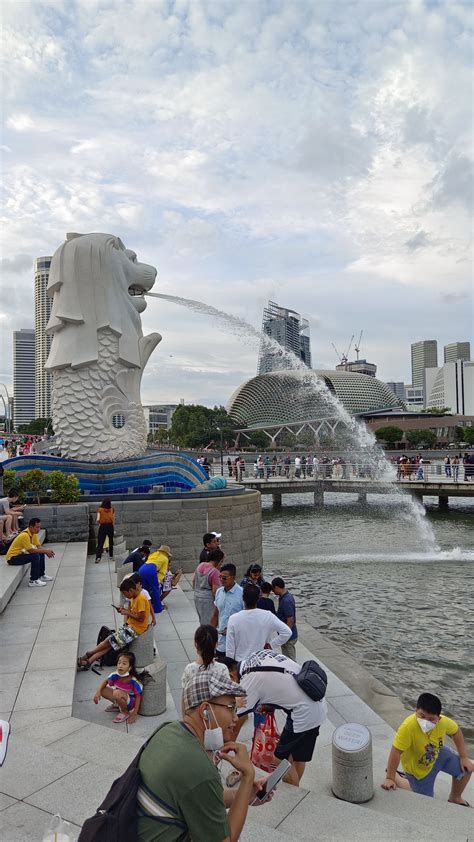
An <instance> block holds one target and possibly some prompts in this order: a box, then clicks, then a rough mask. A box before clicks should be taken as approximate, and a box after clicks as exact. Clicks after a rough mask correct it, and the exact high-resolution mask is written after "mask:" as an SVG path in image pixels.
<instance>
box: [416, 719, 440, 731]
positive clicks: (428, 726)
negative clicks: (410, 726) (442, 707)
mask: <svg viewBox="0 0 474 842" xmlns="http://www.w3.org/2000/svg"><path fill="white" fill-rule="evenodd" d="M437 724H438V723H437V722H430V721H429V719H418V725H419V726H420V728H421V730H422V731H423V733H424V734H429V732H430V731H432V730H433V728H436V725H437Z"/></svg>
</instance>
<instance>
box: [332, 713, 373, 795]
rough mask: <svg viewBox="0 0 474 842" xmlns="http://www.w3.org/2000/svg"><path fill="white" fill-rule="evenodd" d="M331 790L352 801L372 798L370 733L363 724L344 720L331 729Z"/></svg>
mask: <svg viewBox="0 0 474 842" xmlns="http://www.w3.org/2000/svg"><path fill="white" fill-rule="evenodd" d="M332 791H333V793H334V795H335V796H336V798H341V799H342V800H343V801H350V802H351V803H352V804H362V803H364V801H370V799H371V798H373V795H374V782H373V773H372V735H371V733H370V731H369V729H368V728H366V726H365V725H359V724H358V723H356V722H346V723H345V724H344V725H339V727H338V728H336V730H335V731H334V734H333V737H332Z"/></svg>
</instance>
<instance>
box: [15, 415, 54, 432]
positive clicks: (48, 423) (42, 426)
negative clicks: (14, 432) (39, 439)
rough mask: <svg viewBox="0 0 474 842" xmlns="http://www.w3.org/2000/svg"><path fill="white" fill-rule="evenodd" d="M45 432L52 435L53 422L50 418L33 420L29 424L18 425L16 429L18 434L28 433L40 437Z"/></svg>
mask: <svg viewBox="0 0 474 842" xmlns="http://www.w3.org/2000/svg"><path fill="white" fill-rule="evenodd" d="M45 430H47V431H48V433H49V435H53V422H52V419H51V418H35V420H34V421H30V423H29V424H20V426H19V427H18V432H19V433H29V434H30V435H32V436H42V435H43V433H44V431H45Z"/></svg>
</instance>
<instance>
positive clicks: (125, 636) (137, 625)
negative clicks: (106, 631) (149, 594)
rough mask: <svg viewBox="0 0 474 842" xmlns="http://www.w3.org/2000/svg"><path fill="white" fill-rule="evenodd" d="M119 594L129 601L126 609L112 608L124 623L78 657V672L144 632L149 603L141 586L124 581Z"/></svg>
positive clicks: (146, 624)
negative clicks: (121, 617) (120, 615)
mask: <svg viewBox="0 0 474 842" xmlns="http://www.w3.org/2000/svg"><path fill="white" fill-rule="evenodd" d="M120 592H121V593H123V595H124V597H125V599H129V600H130V605H129V606H128V608H118V607H116V606H114V608H115V610H116V611H118V613H119V614H122V615H123V616H124V617H125V623H124V624H123V626H122V627H121V628H120V629H119V630H118V631H116V632H114V633H113V634H110V635H109V636H108V637H107V638H106V639H105V640H103V641H102V643H99V644H98V645H97V646H96V647H95V649H91V650H90V651H89V652H86V653H85V654H84V655H80V656H79V658H78V659H77V669H78V670H80V671H82V670H88V669H90V667H91V666H92V664H93V663H94V661H97V660H98V659H99V658H101V657H102V655H104V654H105V653H106V652H108V651H109V649H114V650H115V651H116V652H120V650H121V649H125V647H126V646H129V645H130V643H131V642H132V641H133V640H135V638H136V637H138V636H139V635H141V634H143V632H146V630H147V628H148V621H149V618H150V601H149V600H148V599H147V598H146V596H145V594H144V593H142V592H141V585H137V583H136V582H134V581H133V580H132V579H124V580H123V582H122V584H121V585H120Z"/></svg>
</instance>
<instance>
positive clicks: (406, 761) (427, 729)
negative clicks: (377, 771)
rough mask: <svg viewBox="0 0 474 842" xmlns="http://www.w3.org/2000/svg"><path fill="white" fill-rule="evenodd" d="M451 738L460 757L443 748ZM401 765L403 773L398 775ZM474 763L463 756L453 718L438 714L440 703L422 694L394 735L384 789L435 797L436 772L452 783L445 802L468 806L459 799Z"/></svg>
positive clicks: (463, 752) (460, 741)
mask: <svg viewBox="0 0 474 842" xmlns="http://www.w3.org/2000/svg"><path fill="white" fill-rule="evenodd" d="M446 735H447V736H448V737H451V739H452V740H453V742H454V745H455V746H456V748H457V750H458V752H459V754H457V753H456V752H455V751H453V750H452V749H450V748H447V747H446V746H445V745H444V738H445V736H446ZM400 760H401V763H402V766H403V769H404V772H398V771H397V769H398V764H399V763H400ZM473 771H474V764H473V763H472V761H471V760H469V757H468V756H467V753H466V747H465V744H464V737H463V734H462V731H461V729H460V727H459V726H458V724H457V723H456V722H455V721H454V719H450V718H449V717H448V716H444V715H443V714H442V713H441V702H440V700H439V699H438V697H437V696H433V695H432V694H431V693H422V694H421V696H419V698H418V701H417V703H416V710H415V713H412V714H411V715H410V716H408V717H407V718H406V719H405V720H404V721H403V722H402V724H401V725H400V727H399V729H398V731H397V733H396V734H395V737H394V740H393V744H392V748H391V749H390V754H389V758H388V765H387V776H386V778H385V781H384V783H383V784H382V788H383V789H387V790H389V789H396V788H397V786H398V787H400V789H410V790H412V791H413V792H416V793H418V794H419V795H428V796H430V797H431V798H433V796H434V783H435V780H436V776H437V775H438V772H446V773H447V774H448V775H451V777H452V779H453V782H452V786H451V792H450V795H449V799H448V801H451V802H453V803H454V804H460V805H461V806H463V807H470V804H469V803H468V802H467V801H465V800H464V799H463V798H462V793H463V792H464V790H465V788H466V786H467V784H468V783H469V779H470V777H471V773H472V772H473Z"/></svg>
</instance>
